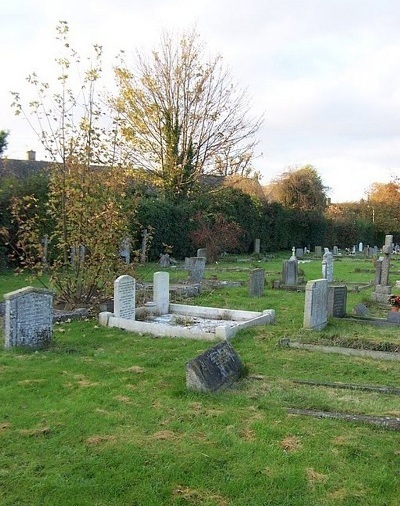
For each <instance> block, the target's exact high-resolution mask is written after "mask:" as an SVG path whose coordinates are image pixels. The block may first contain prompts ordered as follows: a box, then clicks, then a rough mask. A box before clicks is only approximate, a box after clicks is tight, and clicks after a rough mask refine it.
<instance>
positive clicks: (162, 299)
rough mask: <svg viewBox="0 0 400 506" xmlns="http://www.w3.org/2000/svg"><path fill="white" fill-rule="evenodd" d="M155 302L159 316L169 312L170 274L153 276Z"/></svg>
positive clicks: (156, 273)
mask: <svg viewBox="0 0 400 506" xmlns="http://www.w3.org/2000/svg"><path fill="white" fill-rule="evenodd" d="M153 301H154V303H155V312H156V313H157V314H159V315H161V314H168V312H169V274H168V272H155V273H154V275H153Z"/></svg>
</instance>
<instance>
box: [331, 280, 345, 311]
mask: <svg viewBox="0 0 400 506" xmlns="http://www.w3.org/2000/svg"><path fill="white" fill-rule="evenodd" d="M346 304H347V286H346V285H336V286H329V287H328V317H333V318H343V317H344V316H345V315H346Z"/></svg>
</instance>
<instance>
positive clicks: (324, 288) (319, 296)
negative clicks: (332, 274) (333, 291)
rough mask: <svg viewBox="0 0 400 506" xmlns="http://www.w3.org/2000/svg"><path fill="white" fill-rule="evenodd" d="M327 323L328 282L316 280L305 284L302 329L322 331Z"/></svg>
mask: <svg viewBox="0 0 400 506" xmlns="http://www.w3.org/2000/svg"><path fill="white" fill-rule="evenodd" d="M327 323H328V281H327V280H326V279H316V280H314V281H308V283H307V284H306V296H305V303H304V321H303V327H304V328H306V329H312V330H322V329H323V328H325V327H326V325H327Z"/></svg>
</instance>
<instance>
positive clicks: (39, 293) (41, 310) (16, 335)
mask: <svg viewBox="0 0 400 506" xmlns="http://www.w3.org/2000/svg"><path fill="white" fill-rule="evenodd" d="M53 297H54V294H53V292H51V291H49V290H44V289H40V288H34V287H32V286H28V287H26V288H21V289H20V290H16V291H14V292H10V293H6V294H5V295H4V299H5V301H6V307H5V339H4V348H13V347H15V346H22V347H25V348H30V349H40V348H45V347H47V346H48V345H49V344H50V341H51V337H52V329H53Z"/></svg>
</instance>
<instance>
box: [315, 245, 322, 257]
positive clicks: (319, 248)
mask: <svg viewBox="0 0 400 506" xmlns="http://www.w3.org/2000/svg"><path fill="white" fill-rule="evenodd" d="M314 255H315V256H316V257H317V258H320V257H322V246H315V249H314Z"/></svg>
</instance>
